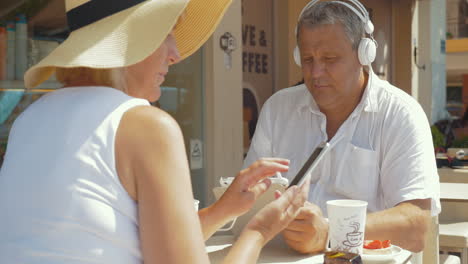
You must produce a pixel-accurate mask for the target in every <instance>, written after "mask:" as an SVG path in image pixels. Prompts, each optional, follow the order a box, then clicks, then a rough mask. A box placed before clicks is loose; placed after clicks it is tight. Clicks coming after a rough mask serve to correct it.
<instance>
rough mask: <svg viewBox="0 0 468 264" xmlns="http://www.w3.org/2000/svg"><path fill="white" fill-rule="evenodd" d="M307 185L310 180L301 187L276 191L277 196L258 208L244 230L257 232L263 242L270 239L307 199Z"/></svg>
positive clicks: (287, 223)
mask: <svg viewBox="0 0 468 264" xmlns="http://www.w3.org/2000/svg"><path fill="white" fill-rule="evenodd" d="M309 186H310V181H306V182H304V184H303V185H302V186H301V187H297V186H292V187H290V188H289V189H287V190H286V192H284V194H282V195H281V193H280V192H279V191H277V193H276V196H277V198H278V197H279V198H278V199H277V200H276V201H274V202H271V203H269V204H268V205H267V206H265V207H264V208H263V209H262V210H260V211H259V212H258V213H257V214H256V215H255V216H254V217H253V218H252V219H251V220H250V222H249V223H248V224H247V226H246V228H245V231H248V230H253V231H257V232H259V233H260V234H261V235H262V236H263V238H264V243H266V242H268V241H269V240H271V239H272V238H273V237H274V236H275V235H276V234H278V233H279V232H281V231H282V230H283V229H284V228H286V227H287V226H288V225H289V224H290V223H291V222H292V221H293V220H294V219H295V218H296V216H297V215H298V214H299V212H300V210H301V208H302V207H303V206H304V204H305V202H306V201H307V196H308V193H309Z"/></svg>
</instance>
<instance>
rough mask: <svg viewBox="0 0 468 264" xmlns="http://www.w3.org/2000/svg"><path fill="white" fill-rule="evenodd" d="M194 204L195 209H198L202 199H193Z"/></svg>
mask: <svg viewBox="0 0 468 264" xmlns="http://www.w3.org/2000/svg"><path fill="white" fill-rule="evenodd" d="M193 205H194V206H195V211H198V206H199V205H200V201H198V200H193Z"/></svg>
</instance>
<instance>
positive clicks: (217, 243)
mask: <svg viewBox="0 0 468 264" xmlns="http://www.w3.org/2000/svg"><path fill="white" fill-rule="evenodd" d="M233 241H234V237H233V236H214V237H212V238H210V239H209V240H208V241H207V242H206V250H207V252H208V255H209V257H210V261H211V263H215V264H216V263H221V262H222V260H223V258H224V256H226V254H227V253H228V251H229V249H230V247H231V245H232V242H233ZM410 258H411V253H410V252H409V251H406V250H403V251H402V253H401V254H399V255H398V256H397V257H396V258H395V260H394V261H393V262H390V263H393V264H403V263H408V264H410V262H409V259H410ZM363 261H364V264H373V263H376V262H368V261H365V260H363ZM257 263H261V264H273V263H274V264H282V263H283V264H287V263H296V264H299V263H303V264H322V263H323V255H322V254H318V255H303V254H299V253H297V252H295V251H294V250H292V249H290V248H288V247H287V246H286V245H285V244H284V242H283V241H281V239H275V240H273V241H271V242H270V243H268V244H267V245H266V246H265V247H264V248H263V250H262V252H261V253H260V257H259V260H258V262H257ZM379 263H382V264H383V263H384V262H379Z"/></svg>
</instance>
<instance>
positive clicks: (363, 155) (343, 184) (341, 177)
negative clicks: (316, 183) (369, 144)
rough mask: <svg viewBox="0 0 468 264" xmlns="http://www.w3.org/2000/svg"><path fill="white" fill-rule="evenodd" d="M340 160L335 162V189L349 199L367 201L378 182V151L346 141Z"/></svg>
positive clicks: (373, 193) (374, 191)
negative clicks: (336, 165) (336, 164)
mask: <svg viewBox="0 0 468 264" xmlns="http://www.w3.org/2000/svg"><path fill="white" fill-rule="evenodd" d="M343 157H344V159H343V160H342V162H337V163H338V164H339V165H338V167H337V174H336V178H335V185H334V187H335V191H336V192H337V193H339V194H341V195H344V196H346V197H348V198H349V199H357V200H364V201H369V199H370V197H376V192H377V187H378V182H379V179H378V177H379V167H378V153H377V152H376V151H373V150H369V149H364V148H361V147H358V146H355V145H353V144H352V143H348V145H347V146H346V149H345V152H344V153H343Z"/></svg>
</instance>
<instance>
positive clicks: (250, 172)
mask: <svg viewBox="0 0 468 264" xmlns="http://www.w3.org/2000/svg"><path fill="white" fill-rule="evenodd" d="M288 169H289V160H286V159H279V158H263V159H260V160H258V161H256V162H254V163H253V164H252V165H250V166H249V167H248V168H246V169H244V170H242V171H241V172H239V173H238V174H237V176H236V177H235V179H234V181H233V182H232V183H231V185H229V188H228V189H227V190H226V191H225V192H224V194H223V196H221V198H220V199H219V200H218V201H217V202H216V206H217V207H220V208H223V211H225V214H226V215H228V216H229V218H231V219H232V218H235V217H238V216H240V215H243V214H245V213H246V212H248V211H249V210H250V209H251V208H252V206H253V205H254V203H255V201H256V200H257V198H258V197H259V196H260V195H262V194H263V193H264V192H265V191H266V190H267V189H268V188H269V187H270V185H271V181H270V180H269V179H268V178H267V177H270V176H273V175H275V173H276V172H285V171H287V170H288Z"/></svg>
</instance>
